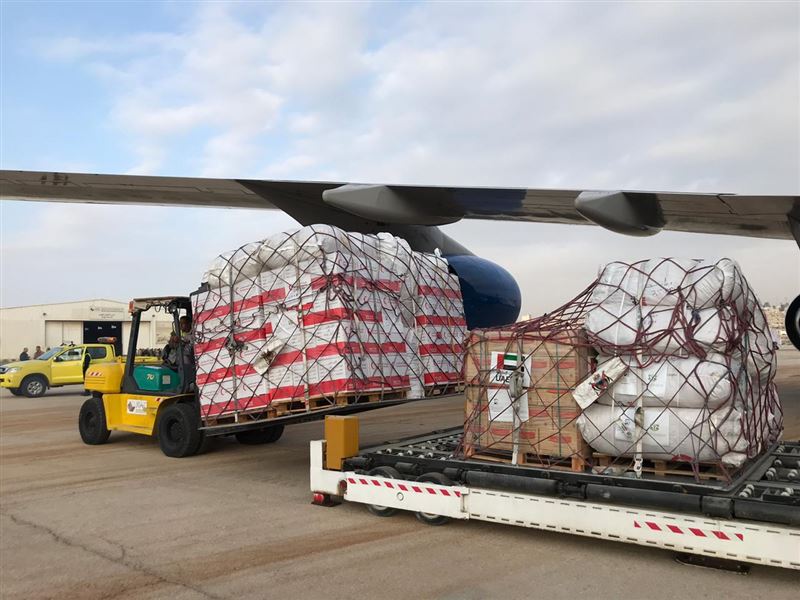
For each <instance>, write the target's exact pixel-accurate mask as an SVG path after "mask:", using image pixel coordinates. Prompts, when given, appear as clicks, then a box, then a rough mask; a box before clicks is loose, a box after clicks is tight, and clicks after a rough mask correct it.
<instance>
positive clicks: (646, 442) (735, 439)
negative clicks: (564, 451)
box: [578, 404, 748, 466]
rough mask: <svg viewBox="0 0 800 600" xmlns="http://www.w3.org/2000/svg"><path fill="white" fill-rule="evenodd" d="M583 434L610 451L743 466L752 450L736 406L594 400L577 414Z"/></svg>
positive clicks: (624, 455)
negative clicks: (609, 403)
mask: <svg viewBox="0 0 800 600" xmlns="http://www.w3.org/2000/svg"><path fill="white" fill-rule="evenodd" d="M578 427H579V428H580V431H581V434H582V435H583V439H584V440H586V442H587V443H588V444H589V445H590V446H591V447H592V448H594V449H595V450H596V451H598V452H602V453H605V454H607V455H609V456H615V457H616V456H621V457H634V456H636V454H637V453H639V454H641V456H642V457H643V458H648V459H653V460H672V461H683V460H687V459H688V460H689V461H691V462H714V461H722V462H723V463H725V464H727V465H731V466H740V465H741V464H742V462H744V457H746V454H744V453H745V452H746V451H747V446H748V444H747V439H746V438H745V436H744V430H743V424H742V415H741V413H740V412H739V411H738V410H735V409H732V408H731V409H724V408H723V409H718V410H706V409H702V408H666V407H649V408H636V407H621V406H619V405H612V406H606V405H603V404H593V405H592V406H590V407H589V408H587V409H586V410H585V411H583V413H582V414H581V416H580V417H579V418H578Z"/></svg>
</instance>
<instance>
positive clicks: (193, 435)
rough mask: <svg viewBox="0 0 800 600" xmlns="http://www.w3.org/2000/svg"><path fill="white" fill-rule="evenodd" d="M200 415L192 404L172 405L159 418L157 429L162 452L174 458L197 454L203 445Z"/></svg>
mask: <svg viewBox="0 0 800 600" xmlns="http://www.w3.org/2000/svg"><path fill="white" fill-rule="evenodd" d="M199 428H200V415H198V414H197V409H196V408H195V407H194V406H192V405H190V404H182V403H177V404H170V405H169V406H167V407H165V408H164V409H163V411H162V412H161V414H160V415H159V416H158V423H157V424H156V429H157V431H158V445H159V446H160V447H161V451H162V452H163V453H164V454H166V455H167V456H171V457H173V458H183V457H185V456H192V455H194V454H197V451H198V450H200V446H201V444H202V443H203V437H204V436H203V432H202V431H200V429H199Z"/></svg>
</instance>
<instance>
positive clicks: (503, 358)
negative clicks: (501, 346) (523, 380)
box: [495, 352, 519, 371]
mask: <svg viewBox="0 0 800 600" xmlns="http://www.w3.org/2000/svg"><path fill="white" fill-rule="evenodd" d="M518 364H519V355H518V354H510V353H505V354H503V353H502V352H498V353H497V363H496V364H495V369H499V370H501V371H513V370H514V369H516V368H517V365H518Z"/></svg>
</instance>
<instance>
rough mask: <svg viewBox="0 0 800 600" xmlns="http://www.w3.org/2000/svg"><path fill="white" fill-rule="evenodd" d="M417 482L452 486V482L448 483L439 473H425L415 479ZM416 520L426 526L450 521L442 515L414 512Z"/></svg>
mask: <svg viewBox="0 0 800 600" xmlns="http://www.w3.org/2000/svg"><path fill="white" fill-rule="evenodd" d="M417 481H418V482H419V483H436V484H438V485H453V482H452V481H450V480H449V479H448V478H447V477H445V476H444V475H442V474H441V473H425V474H424V475H420V476H419V477H417ZM414 515H416V517H417V519H419V520H420V521H421V522H422V523H425V524H426V525H444V524H445V523H447V522H449V521H450V517H445V516H442V515H433V514H428V513H424V512H415V513H414Z"/></svg>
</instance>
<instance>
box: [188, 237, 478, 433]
mask: <svg viewBox="0 0 800 600" xmlns="http://www.w3.org/2000/svg"><path fill="white" fill-rule="evenodd" d="M204 283H205V284H207V287H206V288H205V290H206V291H203V292H200V293H198V294H196V295H194V296H193V313H194V329H193V331H194V354H195V361H196V367H197V385H198V393H199V399H200V405H201V415H202V417H203V419H204V420H205V422H206V423H207V424H215V423H221V422H230V421H231V420H233V421H239V420H241V419H242V418H245V419H247V420H257V419H261V418H272V417H277V416H286V415H291V414H295V413H303V412H310V411H313V410H321V409H328V408H332V407H335V406H341V405H348V404H353V403H361V402H381V401H387V400H398V399H406V398H420V397H425V396H430V395H435V394H440V393H444V392H448V391H452V390H454V389H455V388H457V387H458V386H459V385H460V384H461V382H462V376H461V370H462V364H463V342H464V338H465V336H466V322H465V318H464V307H463V303H462V299H461V291H460V287H459V283H458V278H457V277H456V276H455V275H453V274H451V273H450V272H449V270H448V263H447V261H446V260H445V259H444V258H442V257H439V256H436V255H433V254H423V253H420V252H414V251H412V250H411V249H410V248H409V246H408V243H407V242H405V241H404V240H402V239H400V238H397V237H394V236H392V235H390V234H384V233H380V234H378V235H361V234H357V233H347V232H344V231H342V230H340V229H337V228H335V227H331V226H326V225H314V226H308V227H304V228H302V229H299V230H297V231H294V232H289V233H282V234H279V235H276V236H273V237H270V238H267V239H265V240H263V241H260V242H254V243H251V244H247V245H245V246H242V247H241V248H238V249H237V250H234V251H233V252H229V253H227V254H224V255H222V256H220V257H219V258H218V259H217V260H216V261H215V262H214V263H213V264H212V266H211V268H210V269H209V271H208V272H207V273H206V275H205V277H204Z"/></svg>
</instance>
